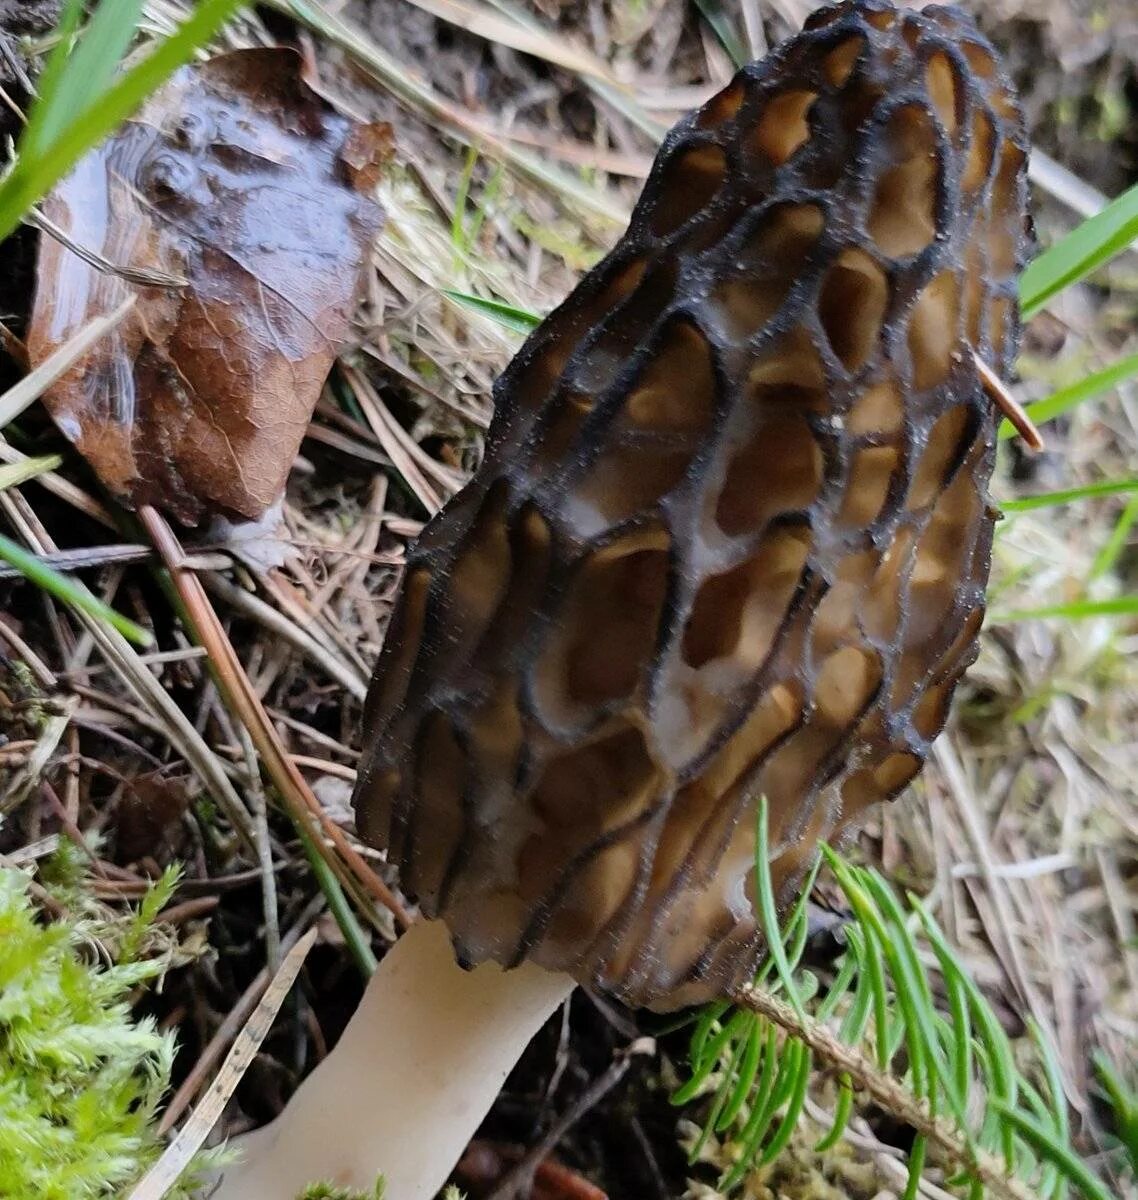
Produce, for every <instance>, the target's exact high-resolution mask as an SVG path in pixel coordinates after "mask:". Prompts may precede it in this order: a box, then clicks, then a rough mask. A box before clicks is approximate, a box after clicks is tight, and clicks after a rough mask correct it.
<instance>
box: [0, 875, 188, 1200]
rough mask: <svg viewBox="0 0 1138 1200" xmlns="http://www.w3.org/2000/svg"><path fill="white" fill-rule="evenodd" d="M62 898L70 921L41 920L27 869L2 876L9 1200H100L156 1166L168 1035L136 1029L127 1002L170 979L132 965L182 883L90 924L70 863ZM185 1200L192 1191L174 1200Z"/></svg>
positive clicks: (1, 1090) (0, 1048) (1, 1027)
mask: <svg viewBox="0 0 1138 1200" xmlns="http://www.w3.org/2000/svg"><path fill="white" fill-rule="evenodd" d="M61 865H62V870H61V871H60V874H61V875H63V876H64V877H65V878H64V880H61V883H62V886H61V887H60V889H59V894H60V895H61V896H62V897H66V899H67V900H71V901H75V902H76V903H75V905H74V907H72V906H70V905H68V906H67V911H68V913H69V914H71V915H66V916H64V917H63V918H61V919H59V920H56V921H52V922H43V921H41V919H40V918H39V915H38V913H37V910H36V908H35V907H34V906H33V904H32V901H31V899H30V897H29V878H28V876H27V875H25V874H24V873H23V872H22V871H17V870H0V1196H3V1197H5V1198H6V1200H102V1198H103V1197H111V1196H114V1195H117V1194H119V1192H120V1190H121V1189H123V1188H124V1187H126V1186H128V1185H129V1184H130V1183H132V1182H133V1181H134V1180H136V1179H137V1178H138V1177H139V1176H141V1174H142V1173H143V1172H144V1171H145V1170H146V1168H147V1167H148V1166H149V1165H150V1164H151V1163H152V1162H153V1161H154V1160H155V1158H157V1156H158V1154H159V1153H160V1151H161V1143H160V1141H159V1139H158V1136H157V1134H156V1132H155V1124H154V1122H155V1116H156V1113H157V1109H158V1104H159V1101H160V1099H161V1097H162V1094H163V1093H164V1091H165V1090H166V1087H167V1085H168V1083H169V1079H170V1066H171V1062H172V1059H173V1055H174V1039H173V1036H172V1035H171V1034H163V1033H160V1032H159V1031H158V1030H157V1028H156V1027H155V1025H154V1023H153V1021H151V1020H149V1019H146V1018H144V1019H141V1020H134V1019H133V1018H132V1015H131V1008H130V1003H129V996H130V993H131V991H132V990H133V989H134V988H136V987H137V986H138V985H139V984H141V983H143V982H145V981H147V980H150V979H152V978H154V977H155V976H156V975H158V974H160V973H161V970H162V969H163V964H162V963H161V962H159V961H156V960H153V959H151V960H147V961H131V959H132V958H133V956H134V955H135V954H136V953H137V952H138V951H139V949H140V947H141V945H142V942H143V940H144V936H145V931H146V927H147V925H148V924H149V923H150V922H151V921H152V919H153V916H154V914H155V912H156V911H157V909H158V908H160V907H161V906H162V905H163V904H164V903H165V901H166V899H167V898H168V897H169V893H170V890H171V889H172V887H173V883H174V877H173V876H172V875H170V876H167V877H165V878H164V879H163V881H162V882H161V883H160V884H159V885H157V886H156V888H155V889H154V891H153V892H152V894H151V897H150V898H149V899H148V901H147V902H145V903H144V904H143V906H142V908H141V909H140V911H139V913H137V914H134V915H133V916H131V917H130V918H128V919H127V920H126V921H125V922H115V923H114V924H113V925H109V924H108V923H107V922H106V921H100V920H99V919H98V918H97V917H94V916H92V914H91V912H90V908H89V905H84V904H83V903H82V900H81V898H80V894H79V889H78V888H77V887H76V886H75V883H74V881H73V880H71V879H67V878H66V877H67V876H68V875H70V874H71V872H70V870H69V868H68V865H63V864H61ZM171 1194H172V1195H175V1194H176V1195H183V1196H184V1195H186V1194H187V1193H185V1192H178V1193H171Z"/></svg>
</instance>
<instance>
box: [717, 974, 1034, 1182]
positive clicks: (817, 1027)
mask: <svg viewBox="0 0 1138 1200" xmlns="http://www.w3.org/2000/svg"><path fill="white" fill-rule="evenodd" d="M731 999H732V1001H733V1002H734V1003H735V1004H737V1005H738V1006H739V1007H740V1008H745V1009H747V1010H748V1011H749V1012H753V1013H758V1015H759V1016H761V1017H766V1019H767V1020H768V1021H772V1022H773V1023H774V1024H775V1025H777V1026H778V1027H779V1028H780V1029H782V1030H784V1031H785V1032H786V1033H788V1034H790V1035H791V1036H792V1037H795V1038H798V1040H799V1041H801V1042H804V1043H805V1044H806V1045H807V1046H808V1047H809V1048H810V1050H811V1051H812V1052H813V1053H814V1055H815V1057H816V1058H818V1059H819V1060H820V1061H821V1062H822V1063H824V1064H825V1065H826V1066H828V1067H830V1068H832V1069H834V1070H836V1071H839V1072H841V1073H843V1074H846V1075H848V1076H849V1077H850V1079H851V1080H852V1081H853V1083H854V1084H856V1086H858V1087H860V1088H861V1089H862V1090H863V1091H864V1092H866V1093H867V1094H868V1095H869V1096H870V1097H871V1098H872V1099H873V1100H874V1101H875V1102H876V1103H877V1104H879V1105H881V1107H882V1108H884V1109H885V1110H886V1111H887V1112H890V1113H892V1114H893V1116H895V1117H897V1118H899V1119H900V1120H902V1121H904V1122H906V1123H907V1124H908V1125H911V1126H912V1127H913V1128H914V1129H915V1130H916V1131H917V1132H918V1133H919V1134H922V1135H923V1136H924V1137H925V1138H927V1139H928V1141H929V1143H930V1144H931V1145H933V1146H935V1147H936V1148H937V1149H938V1150H940V1151H941V1153H943V1154H944V1155H945V1157H947V1158H949V1159H950V1160H951V1161H953V1162H956V1163H960V1164H961V1165H963V1166H964V1167H966V1168H967V1169H968V1170H969V1171H970V1172H971V1173H972V1174H973V1175H975V1176H976V1177H977V1178H978V1179H979V1180H980V1182H981V1183H983V1185H984V1186H985V1187H986V1188H988V1189H990V1191H991V1194H992V1195H993V1196H997V1197H1000V1200H1037V1197H1036V1195H1035V1193H1034V1192H1033V1191H1032V1190H1031V1189H1030V1188H1028V1187H1027V1186H1026V1185H1025V1184H1023V1183H1021V1182H1020V1181H1019V1180H1018V1179H1013V1178H1011V1177H1010V1176H1009V1175H1008V1172H1007V1171H1006V1170H1005V1169H1004V1167H1003V1165H1002V1163H1001V1162H1000V1160H999V1159H997V1158H996V1157H995V1156H994V1155H991V1154H989V1153H988V1152H987V1151H985V1150H982V1149H981V1148H980V1147H978V1146H969V1145H967V1143H966V1142H965V1140H964V1139H963V1138H962V1137H961V1136H960V1133H959V1132H958V1131H957V1129H956V1128H955V1126H953V1125H952V1124H951V1123H950V1122H948V1121H946V1120H945V1119H944V1118H943V1117H937V1116H934V1115H933V1114H932V1113H930V1112H929V1108H928V1104H927V1103H926V1102H925V1101H924V1100H919V1099H918V1098H917V1097H916V1096H914V1095H913V1094H912V1093H911V1092H910V1091H909V1090H908V1089H907V1088H906V1087H905V1086H904V1084H902V1083H901V1082H900V1081H899V1080H897V1079H894V1078H893V1076H891V1075H888V1074H886V1073H885V1072H883V1071H879V1070H878V1069H877V1067H875V1066H874V1065H873V1063H871V1062H870V1061H869V1059H868V1058H866V1057H865V1055H864V1054H862V1053H861V1051H859V1050H856V1049H854V1048H853V1047H852V1046H847V1045H846V1044H845V1043H844V1042H842V1041H840V1040H839V1039H838V1038H837V1037H835V1036H834V1034H833V1033H832V1032H831V1031H830V1030H829V1029H828V1028H827V1027H826V1026H825V1025H823V1024H822V1022H821V1021H815V1020H814V1019H813V1018H812V1017H809V1016H806V1017H798V1016H796V1015H795V1013H794V1010H793V1009H792V1008H791V1007H790V1005H789V1004H787V1003H785V1002H784V1001H782V1000H779V999H776V998H775V997H774V996H772V995H770V993H769V992H764V991H763V990H762V989H760V988H756V987H755V986H754V985H753V984H746V985H744V986H743V987H741V988H737V989H736V990H735V991H734V992H733V993H732V996H731Z"/></svg>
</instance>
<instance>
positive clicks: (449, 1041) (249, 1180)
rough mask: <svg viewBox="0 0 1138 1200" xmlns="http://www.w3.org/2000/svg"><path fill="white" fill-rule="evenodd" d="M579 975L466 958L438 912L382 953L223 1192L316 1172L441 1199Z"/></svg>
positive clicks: (281, 1183) (286, 1194) (390, 1199)
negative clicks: (323, 1054)
mask: <svg viewBox="0 0 1138 1200" xmlns="http://www.w3.org/2000/svg"><path fill="white" fill-rule="evenodd" d="M572 990H573V980H572V979H570V978H569V976H567V975H556V974H553V973H552V972H549V971H545V970H543V969H542V968H540V967H536V966H534V965H533V964H532V963H523V964H522V965H521V966H520V967H518V968H517V969H516V970H512V971H503V970H502V969H501V968H500V967H498V966H496V965H494V964H489V963H487V964H483V965H481V966H478V967H476V968H475V969H474V970H472V971H464V970H462V968H461V967H459V966H458V964H457V963H456V962H455V960H454V955H453V953H452V951H451V946H450V939H449V936H448V934H447V931H446V928H445V927H444V926H443V924H442V922H440V921H418V922H416V923H415V925H413V926H412V927H411V929H409V930H408V931H407V932H406V933H405V934H403V936H402V937H401V938H400V939H399V940H398V941H397V942H396V943H395V945H394V947H393V948H392V949H391V950H390V951H388V953H387V954H386V955H385V956H384V958H383V961H382V962H381V963H380V964H379V967H378V969H377V970H376V972H375V975H374V976H373V977H372V979H371V981H370V982H369V983H368V986H367V990H366V992H365V993H364V998H363V1000H362V1002H361V1003H360V1006H359V1008H358V1009H357V1010H356V1013H355V1015H354V1016H353V1017H352V1019H351V1021H350V1022H349V1024H348V1027H347V1029H345V1030H344V1033H343V1036H342V1037H341V1038H340V1040H339V1042H337V1044H336V1046H335V1049H333V1050H332V1052H331V1053H330V1054H329V1055H328V1057H327V1058H326V1059H325V1060H324V1061H323V1062H322V1063H321V1064H320V1065H319V1066H318V1067H317V1068H316V1069H315V1070H314V1071H313V1072H312V1074H311V1075H310V1076H309V1077H308V1078H307V1079H306V1080H305V1081H304V1082H303V1083H302V1084H301V1085H300V1087H299V1088H298V1089H297V1092H296V1094H295V1095H294V1096H293V1098H292V1099H291V1100H290V1101H289V1103H288V1105H287V1106H286V1108H285V1110H284V1112H282V1113H281V1114H280V1116H279V1117H277V1118H276V1120H274V1121H273V1122H272V1123H271V1124H269V1125H267V1126H265V1127H264V1128H263V1129H260V1130H257V1132H256V1133H253V1134H251V1135H249V1136H248V1137H247V1138H243V1139H241V1140H240V1143H239V1149H240V1150H241V1151H242V1152H243V1154H242V1161H241V1162H240V1163H237V1164H235V1165H234V1166H233V1167H231V1168H229V1169H228V1170H227V1171H226V1173H225V1177H224V1179H223V1180H222V1182H221V1186H220V1188H219V1189H218V1190H217V1192H216V1193H215V1194H214V1200H295V1197H296V1196H298V1195H299V1194H300V1193H301V1192H303V1190H304V1188H305V1187H306V1186H307V1185H308V1184H310V1183H314V1182H316V1181H318V1180H326V1181H328V1182H330V1183H334V1184H336V1185H338V1186H339V1187H347V1188H356V1189H359V1190H361V1191H363V1192H364V1193H365V1194H366V1195H368V1196H370V1195H371V1191H372V1188H373V1187H374V1185H375V1181H376V1177H377V1176H378V1175H380V1174H382V1175H383V1177H384V1179H385V1181H386V1184H387V1190H386V1191H385V1192H384V1197H385V1200H432V1198H433V1197H434V1196H435V1195H436V1194H437V1193H438V1192H439V1190H440V1189H441V1188H442V1186H443V1184H444V1183H445V1182H446V1180H447V1177H448V1176H449V1175H450V1173H451V1171H452V1170H453V1168H454V1165H455V1163H456V1162H457V1161H458V1159H459V1157H460V1156H461V1154H462V1152H463V1150H464V1149H465V1148H466V1145H467V1143H468V1142H469V1141H470V1139H471V1137H472V1136H473V1135H474V1133H475V1131H476V1130H477V1128H478V1126H479V1124H481V1122H482V1118H483V1117H484V1116H485V1115H486V1113H487V1112H488V1111H489V1109H490V1106H491V1104H493V1102H494V1099H495V1097H496V1096H497V1095H498V1093H499V1091H500V1090H501V1088H502V1084H503V1083H504V1082H505V1079H506V1076H507V1075H508V1074H509V1072H510V1070H511V1068H512V1067H513V1066H514V1064H515V1063H516V1062H517V1060H518V1059H519V1058H520V1057H521V1053H522V1051H523V1050H524V1049H525V1048H526V1045H527V1044H528V1043H529V1041H530V1039H531V1038H532V1037H533V1036H534V1034H535V1033H536V1032H537V1031H538V1030H539V1029H540V1028H541V1026H542V1024H543V1023H544V1022H545V1020H546V1018H547V1017H548V1016H549V1015H550V1014H551V1013H553V1012H554V1011H555V1010H556V1008H557V1006H558V1005H559V1004H560V1003H561V1002H562V1001H563V1000H564V999H565V997H566V996H568V995H569V993H570V992H571V991H572Z"/></svg>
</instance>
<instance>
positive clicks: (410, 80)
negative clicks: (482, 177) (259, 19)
mask: <svg viewBox="0 0 1138 1200" xmlns="http://www.w3.org/2000/svg"><path fill="white" fill-rule="evenodd" d="M266 2H267V3H268V4H269V5H270V6H271V7H273V8H275V9H277V10H278V11H280V12H283V13H286V14H287V15H288V16H290V17H292V18H293V20H296V21H299V22H300V23H301V24H303V25H307V26H308V27H309V28H310V29H311V30H312V31H313V32H314V33H318V34H320V36H321V37H324V38H326V39H327V40H328V41H330V42H332V43H334V44H335V45H337V46H339V47H340V48H341V49H343V50H346V51H347V52H348V53H349V54H351V55H352V56H353V57H354V58H355V59H356V61H357V62H359V64H360V65H361V66H363V67H364V68H365V69H366V70H367V71H368V72H369V73H370V74H371V75H373V76H374V77H375V79H377V80H378V81H379V82H380V83H381V84H383V85H384V87H386V88H388V89H389V90H390V91H392V92H393V93H394V94H395V95H396V96H398V97H399V99H401V100H402V101H403V102H404V103H405V104H407V105H409V106H410V107H411V108H412V109H414V110H415V111H417V112H420V113H423V114H425V115H426V116H427V117H428V118H430V119H431V120H432V121H435V122H437V123H438V124H439V125H440V126H442V127H443V128H444V129H446V130H447V132H449V133H451V134H452V135H453V136H455V137H456V138H458V139H459V140H460V141H461V142H462V143H463V144H464V145H468V146H477V147H478V149H479V150H480V151H481V152H482V153H484V154H488V155H492V156H494V157H496V158H499V159H501V160H502V161H504V162H507V163H509V164H510V166H512V167H513V168H514V169H515V170H516V171H517V172H518V173H519V174H520V175H522V176H524V177H525V178H527V179H529V180H530V181H531V182H533V183H536V184H538V185H539V186H541V187H543V188H546V189H547V190H549V191H551V192H552V193H553V194H554V195H557V196H560V197H561V198H562V199H563V200H564V201H565V202H567V203H569V204H571V205H574V206H576V207H577V208H579V209H583V210H585V211H587V212H590V213H592V214H593V215H594V216H599V217H603V218H605V219H606V220H608V221H612V222H614V223H616V224H620V225H623V224H624V223H625V222H626V221H627V220H628V212H627V210H626V209H625V208H624V206H623V205H622V204H620V202H619V201H616V200H613V199H611V198H610V197H609V196H607V195H606V194H605V193H604V192H602V191H600V190H599V189H597V188H595V187H590V186H589V185H588V184H586V183H584V182H582V181H581V180H580V179H577V178H575V177H574V176H572V175H569V174H567V173H566V172H564V171H560V170H558V169H557V168H556V167H553V166H551V165H550V164H549V163H546V162H543V161H542V160H541V159H540V158H538V157H537V156H536V155H532V154H527V153H525V151H523V150H519V149H518V147H517V146H515V145H513V144H512V143H511V142H510V140H509V139H508V138H507V137H505V136H503V135H502V134H501V133H500V132H498V131H497V130H495V129H494V128H492V127H491V126H489V125H486V124H484V123H483V122H480V121H476V120H473V119H472V118H471V117H470V115H469V114H468V113H465V112H463V111H462V110H461V109H459V108H457V107H456V106H455V105H453V104H450V103H449V102H448V101H446V100H444V99H443V98H442V97H441V96H440V95H439V94H438V93H437V92H435V90H434V89H433V88H431V87H430V86H429V85H428V84H426V83H424V82H423V81H422V80H420V79H416V78H414V77H413V76H412V75H411V74H410V73H409V72H408V71H407V69H406V67H405V66H404V65H403V64H402V63H400V62H397V61H396V60H395V59H394V58H393V57H392V56H391V55H389V54H388V53H387V52H386V51H384V50H382V49H381V48H380V47H379V46H377V45H376V44H375V43H374V42H372V41H371V40H370V39H369V38H367V37H366V36H365V35H364V34H363V33H361V32H360V31H359V30H357V29H355V28H354V27H353V26H351V25H350V24H348V22H347V21H344V20H342V19H341V18H340V17H337V16H333V14H332V13H330V12H329V11H328V10H327V9H326V8H324V6H323V5H321V4H317V3H315V0H266Z"/></svg>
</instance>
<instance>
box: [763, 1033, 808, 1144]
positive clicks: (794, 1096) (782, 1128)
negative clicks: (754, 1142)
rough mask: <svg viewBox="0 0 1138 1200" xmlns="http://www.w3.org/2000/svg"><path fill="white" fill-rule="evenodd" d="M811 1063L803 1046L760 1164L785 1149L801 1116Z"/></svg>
mask: <svg viewBox="0 0 1138 1200" xmlns="http://www.w3.org/2000/svg"><path fill="white" fill-rule="evenodd" d="M813 1063H814V1056H813V1055H812V1054H811V1052H810V1049H809V1047H807V1046H803V1047H802V1052H801V1054H800V1056H799V1062H798V1066H797V1074H796V1075H795V1077H794V1086H793V1088H792V1090H791V1093H790V1099H789V1101H788V1102H787V1105H786V1112H785V1113H783V1117H782V1120H781V1121H780V1122H779V1126H778V1128H777V1129H776V1130H775V1131H774V1135H773V1136H772V1137H771V1140H770V1141H769V1142H768V1143H767V1145H766V1148H765V1149H764V1150H763V1156H762V1158H761V1160H760V1165H761V1166H766V1165H767V1164H768V1163H772V1162H774V1161H775V1160H776V1159H777V1158H778V1156H779V1155H780V1154H781V1153H782V1152H783V1151H784V1150H785V1149H786V1146H787V1143H788V1142H789V1141H790V1139H791V1136H792V1135H793V1133H794V1130H795V1127H796V1126H797V1124H798V1119H799V1118H800V1117H801V1116H802V1109H803V1106H804V1105H805V1103H806V1091H807V1089H808V1088H809V1086H810V1069H811V1067H812V1066H813Z"/></svg>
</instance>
